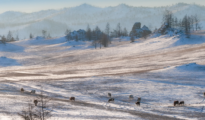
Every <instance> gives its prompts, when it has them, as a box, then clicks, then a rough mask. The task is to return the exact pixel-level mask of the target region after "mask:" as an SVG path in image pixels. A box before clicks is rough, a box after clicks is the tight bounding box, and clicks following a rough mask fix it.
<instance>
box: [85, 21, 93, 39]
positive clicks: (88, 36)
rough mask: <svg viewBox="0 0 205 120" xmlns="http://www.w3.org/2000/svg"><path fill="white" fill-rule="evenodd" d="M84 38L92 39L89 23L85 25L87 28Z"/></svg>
mask: <svg viewBox="0 0 205 120" xmlns="http://www.w3.org/2000/svg"><path fill="white" fill-rule="evenodd" d="M86 38H87V39H88V40H91V39H92V31H91V29H90V26H89V25H88V26H87V30H86Z"/></svg>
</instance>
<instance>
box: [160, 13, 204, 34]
mask: <svg viewBox="0 0 205 120" xmlns="http://www.w3.org/2000/svg"><path fill="white" fill-rule="evenodd" d="M199 22H200V20H199V17H198V15H191V16H188V15H185V16H184V17H183V19H178V18H177V17H174V15H173V13H172V12H171V11H168V10H166V11H165V13H164V15H163V23H165V24H166V27H167V28H175V29H179V30H181V31H184V33H185V34H186V36H187V38H189V37H190V35H191V31H198V30H201V29H202V26H201V25H200V23H199Z"/></svg>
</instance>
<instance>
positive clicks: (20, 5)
mask: <svg viewBox="0 0 205 120" xmlns="http://www.w3.org/2000/svg"><path fill="white" fill-rule="evenodd" d="M179 2H185V3H196V4H200V5H205V0H0V13H2V12H5V11H21V12H34V11H40V10H46V9H61V8H64V7H74V6H78V5H80V4H83V3H87V4H91V5H94V6H98V7H107V6H116V5H119V4H121V3H125V4H127V5H131V6H146V7H154V6H164V5H171V4H175V3H179Z"/></svg>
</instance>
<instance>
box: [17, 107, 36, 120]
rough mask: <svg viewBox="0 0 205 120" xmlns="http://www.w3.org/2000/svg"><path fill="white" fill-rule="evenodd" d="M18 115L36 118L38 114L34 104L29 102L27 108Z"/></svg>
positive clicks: (32, 119)
mask: <svg viewBox="0 0 205 120" xmlns="http://www.w3.org/2000/svg"><path fill="white" fill-rule="evenodd" d="M18 115H19V116H20V117H21V118H22V119H24V120H35V118H37V115H36V113H35V110H34V106H33V105H32V104H28V107H27V108H26V109H23V110H22V111H21V112H20V113H18Z"/></svg>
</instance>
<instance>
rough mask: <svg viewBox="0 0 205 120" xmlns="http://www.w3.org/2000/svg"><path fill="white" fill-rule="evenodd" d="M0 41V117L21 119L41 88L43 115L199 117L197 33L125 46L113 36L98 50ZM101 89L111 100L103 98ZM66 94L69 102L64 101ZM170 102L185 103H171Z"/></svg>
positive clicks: (85, 45)
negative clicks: (45, 101) (47, 111)
mask: <svg viewBox="0 0 205 120" xmlns="http://www.w3.org/2000/svg"><path fill="white" fill-rule="evenodd" d="M1 45H2V46H1V49H0V56H1V57H0V62H1V64H0V82H1V84H0V88H1V89H0V96H1V97H0V119H8V120H12V119H20V118H19V116H18V113H19V111H21V110H22V109H24V108H25V107H26V106H27V105H28V103H31V104H33V100H35V99H36V96H38V95H39V94H40V91H41V90H42V91H43V92H44V93H45V95H46V96H49V97H50V99H51V100H50V103H49V104H50V105H51V106H52V108H53V111H52V118H51V119H50V120H56V119H60V120H67V119H76V120H80V119H113V120H116V119H138V120H153V118H155V119H157V120H180V119H185V120H200V119H201V120H203V119H204V118H205V115H204V113H205V110H204V106H205V101H204V100H205V99H204V95H203V93H204V92H205V74H204V72H205V59H204V58H205V56H204V51H205V35H204V31H201V32H197V33H194V35H192V36H191V38H190V39H188V38H186V37H184V36H183V35H180V36H179V35H176V36H170V35H164V36H158V37H153V36H151V37H150V38H147V40H139V41H136V42H134V43H130V41H129V40H128V39H127V38H121V42H119V38H115V39H113V41H112V44H111V45H110V46H109V47H108V48H102V49H100V48H98V49H95V48H94V46H91V42H90V41H79V42H77V41H69V42H68V41H66V39H65V37H60V38H53V39H44V38H41V37H39V39H31V40H29V39H27V40H21V41H16V42H12V43H9V44H6V45H3V44H1ZM3 46H4V47H3ZM10 48H12V49H10ZM4 64H5V65H4ZM21 88H24V89H25V92H20V89H21ZM31 90H36V94H31V93H30V91H31ZM108 93H112V97H113V98H114V99H115V101H114V102H108V99H109V97H108ZM129 95H133V96H134V98H133V99H129ZM72 96H74V97H76V101H70V100H69V98H70V97H72ZM14 98H15V99H14ZM138 98H141V104H140V106H137V105H136V104H135V102H136V101H137V100H138ZM175 100H178V101H184V102H185V105H180V106H179V105H178V106H175V107H174V106H173V102H174V101H175ZM35 108H38V107H35Z"/></svg>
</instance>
